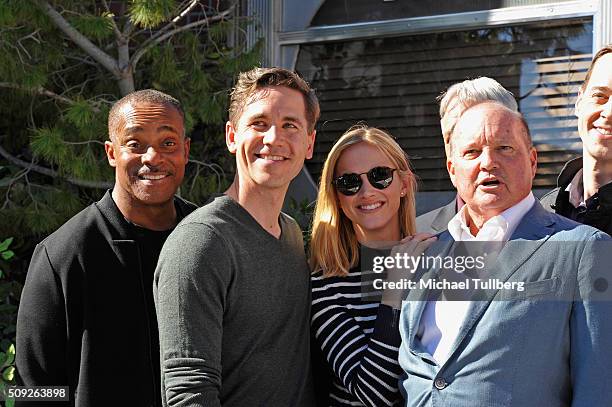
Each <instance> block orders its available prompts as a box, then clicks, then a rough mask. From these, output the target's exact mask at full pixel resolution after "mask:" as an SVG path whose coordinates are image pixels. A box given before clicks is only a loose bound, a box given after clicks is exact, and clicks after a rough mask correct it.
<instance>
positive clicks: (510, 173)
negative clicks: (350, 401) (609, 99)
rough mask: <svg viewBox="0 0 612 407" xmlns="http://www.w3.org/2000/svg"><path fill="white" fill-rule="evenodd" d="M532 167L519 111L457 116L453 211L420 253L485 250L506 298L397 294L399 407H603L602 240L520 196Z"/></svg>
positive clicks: (606, 309) (606, 327) (429, 274)
mask: <svg viewBox="0 0 612 407" xmlns="http://www.w3.org/2000/svg"><path fill="white" fill-rule="evenodd" d="M536 165H537V153H536V151H535V149H534V148H533V145H532V143H531V138H530V136H529V130H528V128H527V125H526V123H525V121H524V120H523V118H522V116H521V115H520V114H519V113H516V112H512V111H510V110H509V109H507V108H506V107H504V106H502V105H500V104H497V103H494V102H484V103H481V104H478V105H476V106H473V107H471V108H470V109H468V110H466V111H465V112H464V113H463V114H462V116H461V118H460V119H459V122H458V123H457V127H456V128H455V130H454V132H453V134H452V136H451V143H450V155H449V157H448V161H447V166H448V170H449V174H450V176H451V178H452V180H453V183H454V185H455V186H456V187H457V192H458V194H459V196H460V197H461V198H462V199H463V201H464V202H465V206H464V207H463V208H462V209H461V210H460V211H459V212H458V213H457V215H456V216H455V217H454V218H453V219H452V220H451V221H450V222H449V224H448V230H447V231H445V232H443V233H442V234H440V235H439V243H438V244H436V246H435V247H431V248H430V249H429V250H428V251H427V252H426V253H425V254H426V255H434V254H435V251H436V250H449V248H450V247H451V246H456V242H459V241H462V242H469V241H488V242H497V243H496V244H497V245H498V247H501V251H499V255H498V256H497V258H496V260H495V261H494V262H493V266H492V267H489V268H488V271H487V273H489V274H487V276H488V277H491V278H492V279H493V280H494V281H498V282H501V283H504V282H505V283H508V284H507V285H506V287H515V288H508V289H506V288H502V289H496V288H495V287H493V288H490V287H489V289H484V290H481V291H480V292H479V293H477V294H478V297H469V298H464V299H463V300H462V301H443V300H442V299H441V297H440V296H438V294H435V293H434V292H433V291H431V290H428V289H427V288H425V289H421V290H418V289H415V290H412V291H410V292H409V294H408V297H407V299H406V301H405V302H404V303H403V307H402V314H401V321H400V330H401V334H402V345H401V348H400V364H401V366H402V368H403V369H404V372H405V375H404V376H403V377H401V378H400V384H401V386H400V387H401V389H402V391H403V394H404V397H405V399H406V406H410V407H413V406H444V407H446V406H448V407H462V406H470V407H472V406H475V407H481V406H482V407H486V406H496V407H502V406H521V407H524V406H538V407H539V406H542V407H557V406H608V405H612V374H610V369H612V301H610V297H611V293H610V291H611V290H612V287H610V288H608V281H612V258H611V253H612V246H611V245H610V243H611V238H610V236H608V235H607V234H605V233H603V232H600V231H598V230H596V229H594V228H592V227H589V226H585V225H580V224H578V223H575V222H573V221H571V220H568V219H566V218H563V217H561V216H558V215H555V214H552V213H548V212H546V211H545V210H544V209H543V208H542V206H541V205H540V204H539V203H538V202H537V201H536V200H535V199H534V197H533V194H532V193H531V186H532V180H533V177H534V176H535V172H536ZM440 246H442V247H443V249H440ZM603 246H605V247H607V250H605V249H604V250H602V248H603ZM438 253H439V252H438ZM606 259H607V260H606ZM440 273H441V270H437V269H431V270H424V271H419V272H418V273H417V276H418V277H420V278H421V280H422V281H426V280H428V279H430V280H431V279H440V278H441V277H440ZM512 282H514V283H515V285H512V284H511V283H512ZM519 286H520V287H522V290H518V289H516V287H519ZM474 298H477V300H475V299H474Z"/></svg>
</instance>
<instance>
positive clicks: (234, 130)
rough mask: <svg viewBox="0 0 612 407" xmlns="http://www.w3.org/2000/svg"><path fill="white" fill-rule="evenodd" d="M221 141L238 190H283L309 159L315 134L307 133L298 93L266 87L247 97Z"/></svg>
mask: <svg viewBox="0 0 612 407" xmlns="http://www.w3.org/2000/svg"><path fill="white" fill-rule="evenodd" d="M225 139H226V143H227V147H228V149H229V151H230V152H231V153H232V154H235V155H236V167H237V173H238V177H239V180H240V181H239V182H240V185H241V187H245V188H268V189H279V188H280V189H283V188H284V189H286V188H287V187H288V185H289V182H291V180H292V179H293V178H295V177H296V176H297V175H298V173H299V172H300V170H301V169H302V166H303V165H304V159H306V158H311V157H312V149H313V146H314V139H315V132H314V131H312V132H311V133H309V132H308V122H307V121H306V106H305V103H304V97H303V96H302V94H301V93H300V92H299V91H297V90H294V89H290V88H287V87H284V86H270V87H266V88H262V89H260V90H258V91H257V92H256V93H255V94H254V95H253V96H252V97H251V99H250V102H247V104H246V106H245V107H244V109H243V112H242V115H241V116H240V117H239V118H238V123H236V126H234V124H232V123H231V122H227V124H226V125H225Z"/></svg>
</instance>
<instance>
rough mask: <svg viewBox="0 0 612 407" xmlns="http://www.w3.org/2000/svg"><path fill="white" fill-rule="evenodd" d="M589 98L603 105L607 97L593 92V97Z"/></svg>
mask: <svg viewBox="0 0 612 407" xmlns="http://www.w3.org/2000/svg"><path fill="white" fill-rule="evenodd" d="M591 97H592V98H593V99H595V102H597V103H605V102H606V101H607V100H608V95H606V94H605V93H601V92H595V93H593V95H591Z"/></svg>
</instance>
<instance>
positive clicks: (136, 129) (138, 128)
mask: <svg viewBox="0 0 612 407" xmlns="http://www.w3.org/2000/svg"><path fill="white" fill-rule="evenodd" d="M143 131H144V129H143V128H142V127H141V126H134V127H129V128H127V129H126V130H125V134H126V135H132V134H138V133H141V132H143ZM157 131H169V132H171V133H175V134H179V132H178V131H177V130H176V129H175V128H174V127H172V126H169V125H167V124H163V125H161V126H159V127H158V128H157Z"/></svg>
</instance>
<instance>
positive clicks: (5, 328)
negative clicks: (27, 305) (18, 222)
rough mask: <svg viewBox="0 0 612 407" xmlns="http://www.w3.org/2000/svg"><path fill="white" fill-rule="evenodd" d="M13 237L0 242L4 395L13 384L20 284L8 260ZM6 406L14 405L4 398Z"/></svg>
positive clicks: (0, 380) (1, 384) (1, 385)
mask: <svg viewBox="0 0 612 407" xmlns="http://www.w3.org/2000/svg"><path fill="white" fill-rule="evenodd" d="M12 243H13V238H8V239H6V240H4V241H2V242H0V394H3V395H6V387H7V386H8V385H11V384H15V320H16V317H17V306H16V305H15V304H16V303H17V299H18V298H19V296H20V294H21V288H22V286H21V284H20V283H18V282H16V281H13V280H12V276H11V273H10V272H9V270H8V262H9V261H11V260H12V259H13V258H14V257H15V253H14V252H13V251H12V250H11V249H10V246H11V244H12ZM5 403H6V406H7V407H8V406H12V405H14V401H13V400H6V402H5Z"/></svg>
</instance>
